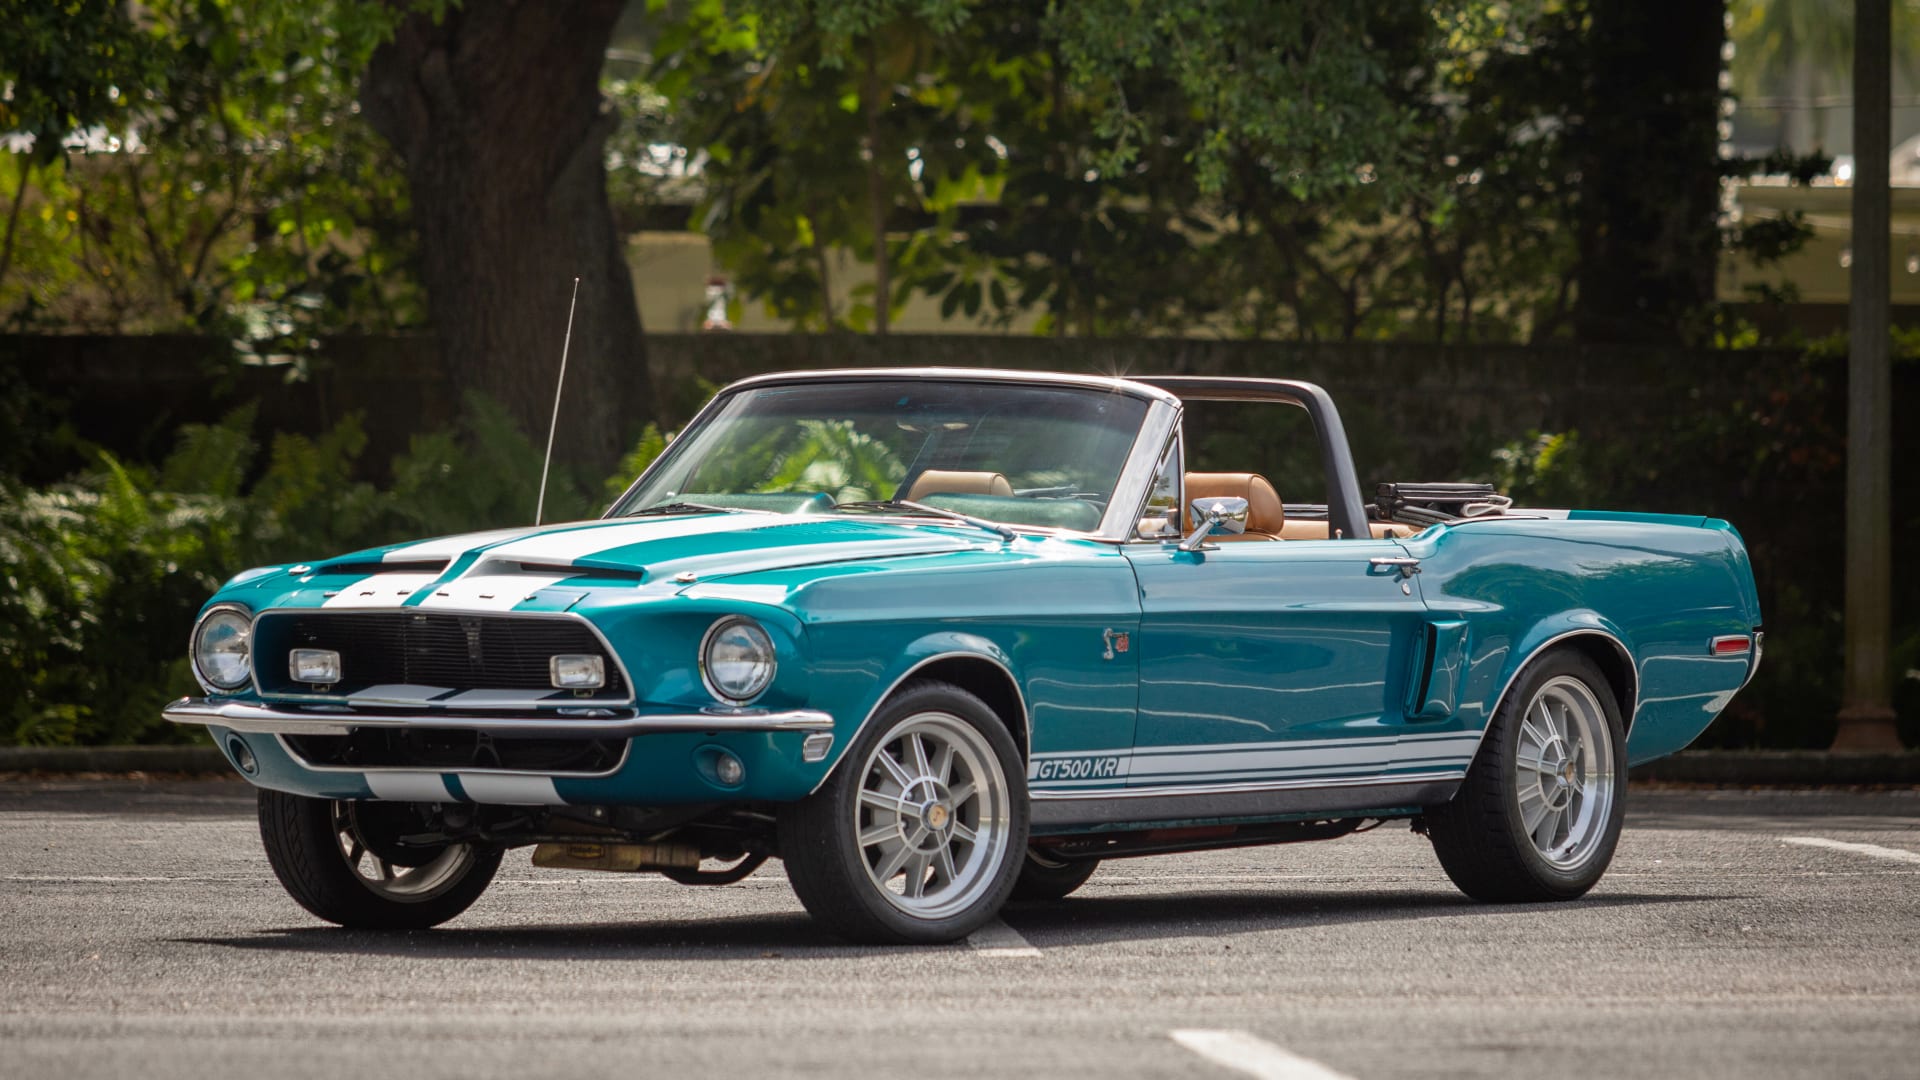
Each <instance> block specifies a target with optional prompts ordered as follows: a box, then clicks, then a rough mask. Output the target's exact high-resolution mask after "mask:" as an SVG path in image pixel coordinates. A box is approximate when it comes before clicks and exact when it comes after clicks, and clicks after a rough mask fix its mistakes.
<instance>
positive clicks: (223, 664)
mask: <svg viewBox="0 0 1920 1080" xmlns="http://www.w3.org/2000/svg"><path fill="white" fill-rule="evenodd" d="M252 646H253V622H252V620H251V619H249V618H248V617H247V613H246V611H244V610H243V609H241V608H237V607H217V608H214V609H212V610H210V611H208V612H207V613H206V614H205V615H202V616H200V621H199V622H198V623H195V624H194V627H193V639H192V641H191V642H190V643H189V647H188V649H187V656H188V658H189V659H190V660H192V661H193V674H194V676H195V677H196V678H198V679H199V680H200V685H201V686H204V687H206V688H207V689H208V690H210V691H211V690H222V691H227V692H229V693H230V692H232V691H235V690H238V689H240V688H241V687H243V686H245V685H247V683H248V681H249V680H251V679H252V678H253V656H252Z"/></svg>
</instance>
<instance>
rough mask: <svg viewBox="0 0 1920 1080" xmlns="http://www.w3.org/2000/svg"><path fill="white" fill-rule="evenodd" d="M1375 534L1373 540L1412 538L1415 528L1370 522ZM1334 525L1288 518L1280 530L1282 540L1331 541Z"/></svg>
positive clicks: (1389, 522)
mask: <svg viewBox="0 0 1920 1080" xmlns="http://www.w3.org/2000/svg"><path fill="white" fill-rule="evenodd" d="M1367 526H1368V528H1369V529H1371V530H1372V532H1373V538H1374V539H1376V540H1384V539H1387V538H1390V537H1397V536H1412V535H1413V533H1414V528H1413V526H1411V525H1402V524H1400V523H1399V522H1397V521H1370V522H1368V523H1367ZM1332 529H1333V525H1332V523H1331V522H1328V521H1321V520H1315V519H1312V518H1288V519H1287V523H1286V525H1285V527H1283V528H1282V529H1281V530H1280V539H1282V540H1326V539H1330V533H1331V531H1332Z"/></svg>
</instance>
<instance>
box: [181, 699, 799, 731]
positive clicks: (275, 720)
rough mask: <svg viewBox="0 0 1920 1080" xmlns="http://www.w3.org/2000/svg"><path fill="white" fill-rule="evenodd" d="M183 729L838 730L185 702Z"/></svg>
mask: <svg viewBox="0 0 1920 1080" xmlns="http://www.w3.org/2000/svg"><path fill="white" fill-rule="evenodd" d="M161 715H162V716H164V717H166V718H167V719H168V720H171V721H173V722H174V723H176V724H206V725H211V726H214V727H223V728H226V729H228V730H230V731H244V732H263V733H267V734H273V735H345V734H347V733H348V732H350V731H352V730H353V729H355V728H403V729H407V730H419V731H433V730H440V731H484V732H486V733H487V734H489V735H534V736H548V737H552V738H604V737H614V738H632V737H634V736H637V735H656V734H661V733H664V732H673V731H714V732H720V731H809V732H811V731H832V730H833V717H831V716H829V715H827V714H826V713H823V712H820V711H819V710H817V709H788V710H785V711H780V712H775V711H770V710H766V709H734V710H727V711H721V712H695V713H672V714H667V715H654V716H644V715H627V716H614V717H598V716H594V717H588V716H552V717H544V716H486V715H474V714H462V715H448V714H446V713H438V712H428V711H425V710H421V711H404V712H403V711H387V712H365V711H361V710H357V709H341V710H339V711H324V712H323V711H319V710H316V709H312V708H306V709H301V708H276V707H274V706H271V705H258V704H253V703H250V702H245V701H213V700H209V699H207V698H181V699H180V700H178V701H176V702H174V703H173V704H171V705H168V706H167V707H166V708H165V709H163V710H161Z"/></svg>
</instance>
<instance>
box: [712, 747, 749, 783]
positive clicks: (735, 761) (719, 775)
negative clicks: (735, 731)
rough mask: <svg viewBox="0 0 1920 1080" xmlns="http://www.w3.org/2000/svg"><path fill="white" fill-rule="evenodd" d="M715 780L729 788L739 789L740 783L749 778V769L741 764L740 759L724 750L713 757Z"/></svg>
mask: <svg viewBox="0 0 1920 1080" xmlns="http://www.w3.org/2000/svg"><path fill="white" fill-rule="evenodd" d="M713 778H714V779H715V780H718V781H720V782H721V783H723V784H725V785H727V786H728V787H738V786H739V784H740V781H742V780H745V779H746V778H747V767H746V766H745V765H742V764H740V759H739V758H737V757H734V756H733V755H732V754H729V753H727V752H726V751H725V750H722V751H720V752H719V753H717V754H715V755H714V756H713Z"/></svg>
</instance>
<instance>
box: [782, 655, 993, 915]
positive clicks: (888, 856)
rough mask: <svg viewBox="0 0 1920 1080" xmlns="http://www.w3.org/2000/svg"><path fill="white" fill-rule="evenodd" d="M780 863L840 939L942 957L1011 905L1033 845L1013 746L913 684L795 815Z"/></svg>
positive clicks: (968, 709)
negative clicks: (1023, 858)
mask: <svg viewBox="0 0 1920 1080" xmlns="http://www.w3.org/2000/svg"><path fill="white" fill-rule="evenodd" d="M779 835H780V855H781V858H782V859H783V860H784V861H785V863H786V867H787V879H788V880H789V881H791V882H792V883H793V891H794V892H795V893H797V894H798V895H799V897H800V902H801V903H802V904H804V905H806V908H807V911H808V912H810V913H811V914H812V915H813V917H814V918H815V919H817V920H819V921H820V922H821V923H822V924H824V925H825V926H826V927H827V928H828V929H830V930H832V931H833V932H834V933H836V934H838V935H840V936H841V937H845V938H848V939H850V940H853V941H863V942H898V943H916V944H931V943H938V942H947V941H954V940H957V939H959V938H962V937H965V936H966V935H968V934H970V933H972V932H973V931H974V930H976V929H978V928H979V927H980V925H981V924H982V923H985V922H986V921H987V920H988V919H990V918H992V917H993V915H994V913H995V912H997V911H998V910H999V909H1000V906H1001V905H1002V904H1004V903H1005V902H1006V899H1007V894H1008V893H1009V892H1010V891H1012V889H1013V882H1014V877H1015V875H1017V874H1018V873H1019V870H1020V859H1019V853H1020V852H1021V851H1023V850H1025V849H1026V844H1027V791H1026V783H1025V779H1024V776H1023V774H1022V772H1021V769H1020V755H1019V752H1018V750H1016V749H1015V747H1014V744H1013V737H1012V735H1010V734H1008V732H1007V729H1006V726H1005V725H1004V724H1002V723H1001V722H1000V719H999V718H998V717H997V716H995V715H994V713H993V710H991V709H989V708H988V707H987V706H986V704H985V703H984V702H982V701H981V700H980V699H979V698H977V697H974V696H973V695H972V694H969V693H967V692H966V691H964V690H962V689H960V688H959V687H956V686H951V685H949V684H947V683H941V682H932V681H920V682H914V683H910V684H908V685H907V686H906V687H904V688H903V689H902V690H901V691H900V692H899V693H898V694H896V695H895V696H894V698H893V699H892V700H891V701H889V702H888V703H887V704H886V706H884V707H883V708H882V709H881V710H880V712H879V713H878V714H876V715H875V716H874V718H873V721H872V722H871V723H869V724H868V725H867V727H866V730H865V731H863V732H862V733H861V735H860V737H859V738H858V739H856V740H855V741H854V744H853V745H852V746H851V747H849V748H848V749H847V756H846V759H845V760H844V761H842V762H841V763H840V766H839V767H838V768H837V769H836V770H835V771H834V773H833V775H832V776H830V777H829V778H828V779H827V782H826V783H825V784H823V785H821V787H820V790H818V791H816V792H814V793H813V794H812V795H811V796H809V797H807V798H806V799H804V800H802V801H800V802H797V803H790V804H788V805H787V806H785V807H783V808H782V810H781V814H780V824H779Z"/></svg>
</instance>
